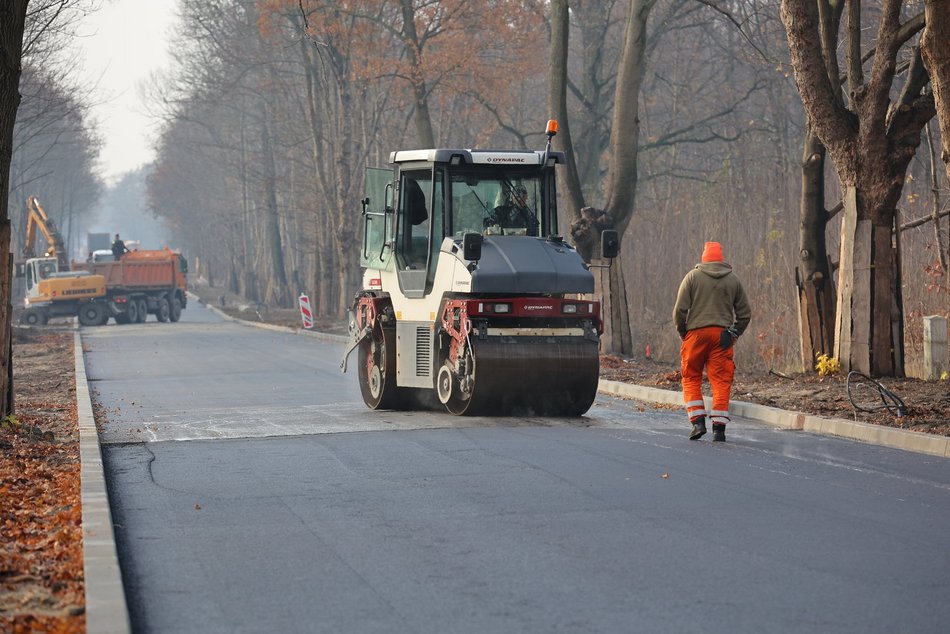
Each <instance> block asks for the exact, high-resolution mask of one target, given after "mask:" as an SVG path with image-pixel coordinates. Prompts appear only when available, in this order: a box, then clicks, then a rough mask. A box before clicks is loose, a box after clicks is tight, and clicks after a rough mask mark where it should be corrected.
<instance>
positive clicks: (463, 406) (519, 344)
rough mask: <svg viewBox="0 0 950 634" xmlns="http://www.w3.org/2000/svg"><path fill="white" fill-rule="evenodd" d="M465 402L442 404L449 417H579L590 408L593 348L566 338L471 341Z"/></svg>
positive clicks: (596, 370) (595, 367)
mask: <svg viewBox="0 0 950 634" xmlns="http://www.w3.org/2000/svg"><path fill="white" fill-rule="evenodd" d="M472 348H473V350H474V355H475V369H474V376H473V387H472V389H471V397H470V398H468V399H464V400H463V399H459V398H456V399H454V400H453V402H450V403H447V407H448V409H449V411H451V412H452V413H453V414H465V415H486V414H519V415H527V416H530V415H544V416H580V415H581V414H583V413H584V412H586V411H587V410H588V409H590V406H591V405H592V404H593V402H594V398H595V397H596V396H597V383H598V380H599V375H600V361H599V355H598V345H597V342H594V341H590V340H588V339H583V338H580V337H571V338H562V337H558V338H538V339H537V340H527V341H526V340H524V338H518V339H512V338H495V337H492V338H489V339H487V340H473V341H472Z"/></svg>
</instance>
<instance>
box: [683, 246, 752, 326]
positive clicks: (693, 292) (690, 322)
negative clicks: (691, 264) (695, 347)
mask: <svg viewBox="0 0 950 634" xmlns="http://www.w3.org/2000/svg"><path fill="white" fill-rule="evenodd" d="M751 318H752V309H751V308H750V307H749V300H748V299H747V298H746V295H745V290H744V289H743V288H742V284H741V283H740V282H739V278H738V277H736V275H735V273H733V272H732V267H731V266H729V265H728V264H726V263H725V262H705V263H703V264H697V265H696V268H694V269H693V270H692V271H690V272H689V273H687V274H686V277H684V278H683V282H682V283H681V284H680V288H679V292H678V293H677V294H676V305H675V306H673V323H674V324H676V330H677V332H679V334H680V336H681V337H683V336H685V335H686V332H687V331H689V330H695V329H697V328H705V327H706V326H722V327H723V328H728V327H729V326H735V329H736V332H737V333H738V334H740V335H741V334H742V333H743V332H745V329H746V328H747V327H748V325H749V320H750V319H751Z"/></svg>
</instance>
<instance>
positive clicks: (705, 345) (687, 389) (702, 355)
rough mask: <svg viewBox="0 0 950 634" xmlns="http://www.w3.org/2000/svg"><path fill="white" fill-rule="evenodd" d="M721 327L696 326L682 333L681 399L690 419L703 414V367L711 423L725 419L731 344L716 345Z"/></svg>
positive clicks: (732, 366)
mask: <svg viewBox="0 0 950 634" xmlns="http://www.w3.org/2000/svg"><path fill="white" fill-rule="evenodd" d="M723 330H725V329H724V328H722V327H721V326H707V327H705V328H697V329H696V330H690V331H688V332H687V333H686V338H685V339H683V345H682V346H681V347H680V359H681V360H682V371H683V401H684V402H685V403H686V414H687V415H688V416H689V419H690V420H694V419H696V418H699V417H700V416H706V404H705V403H704V402H703V368H706V376H707V377H708V378H709V384H710V385H711V386H712V410H711V411H710V412H709V418H710V420H711V421H712V422H713V423H721V424H726V423H728V422H729V393H730V392H731V391H732V377H733V375H735V372H736V364H735V362H734V361H733V359H732V358H733V351H734V350H735V346H729V347H728V348H726V349H725V350H723V349H722V348H720V347H719V337H720V336H721V335H722V331H723Z"/></svg>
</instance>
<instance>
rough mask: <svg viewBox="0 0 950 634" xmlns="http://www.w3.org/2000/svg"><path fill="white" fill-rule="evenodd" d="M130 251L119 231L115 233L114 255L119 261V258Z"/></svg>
mask: <svg viewBox="0 0 950 634" xmlns="http://www.w3.org/2000/svg"><path fill="white" fill-rule="evenodd" d="M128 252H129V250H128V249H127V248H126V247H125V242H123V241H122V238H120V237H119V234H118V233H117V234H115V240H114V241H113V242H112V257H114V258H115V261H116V262H118V261H119V258H121V257H122V256H123V255H125V254H126V253H128Z"/></svg>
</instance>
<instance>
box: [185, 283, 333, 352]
mask: <svg viewBox="0 0 950 634" xmlns="http://www.w3.org/2000/svg"><path fill="white" fill-rule="evenodd" d="M188 296H189V297H190V298H192V299H194V300H195V301H196V302H198V303H199V304H201V305H202V306H204V307H205V308H207V309H208V310H210V311H211V312H213V313H214V314H215V315H217V316H218V317H220V318H221V319H224V320H226V321H233V322H234V323H237V324H243V325H245V326H254V327H255V328H263V329H264V330H274V331H276V332H290V333H294V334H298V335H307V336H308V337H313V338H315V339H322V340H324V341H332V342H334V343H347V342H348V341H349V340H350V338H349V337H347V336H346V335H334V334H332V333H329V332H320V331H319V330H304V329H303V328H290V327H288V326H275V325H274V324H264V323H261V322H259V321H250V320H248V319H239V318H237V317H232V316H231V315H229V314H227V313H226V312H224V311H222V310H220V309H218V308H215V307H214V306H212V305H211V304H205V303H204V302H202V301H201V299H199V298H198V296H197V295H195V294H194V293H188Z"/></svg>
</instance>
